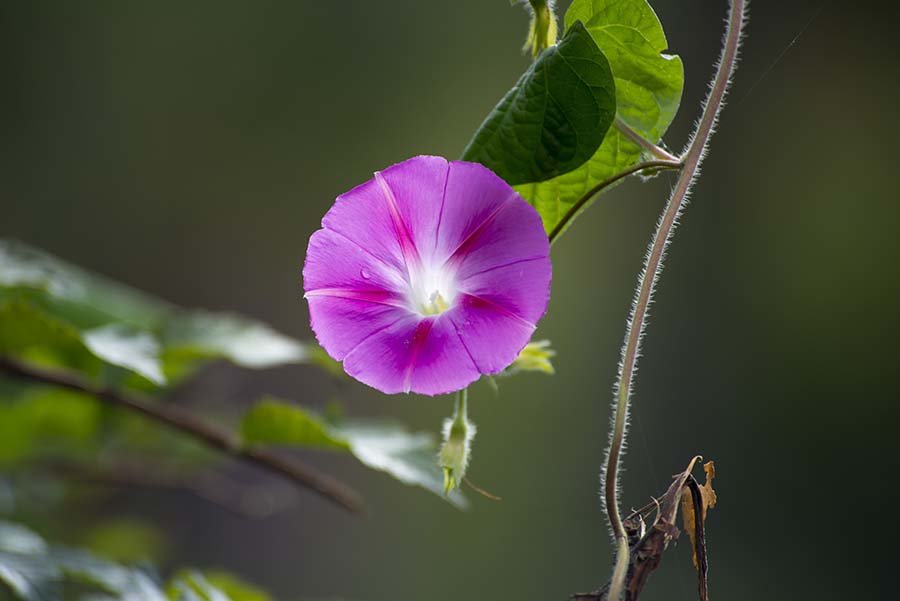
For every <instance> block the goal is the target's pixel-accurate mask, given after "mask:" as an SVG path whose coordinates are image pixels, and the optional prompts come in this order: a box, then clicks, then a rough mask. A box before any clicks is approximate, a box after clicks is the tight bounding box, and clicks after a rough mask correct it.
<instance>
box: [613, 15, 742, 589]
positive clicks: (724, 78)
mask: <svg viewBox="0 0 900 601" xmlns="http://www.w3.org/2000/svg"><path fill="white" fill-rule="evenodd" d="M744 18H745V0H732V2H731V9H730V13H729V16H728V27H727V29H726V32H725V41H724V44H723V46H722V55H721V57H720V59H719V63H718V67H717V69H716V75H715V78H714V79H713V82H712V85H711V86H710V90H709V95H708V96H707V98H706V102H705V103H704V106H703V113H702V115H701V116H700V121H699V122H698V123H697V129H696V130H695V131H694V135H693V136H692V138H691V141H690V143H689V144H688V148H687V151H686V152H685V153H684V161H683V162H684V169H682V171H681V174H680V175H679V178H678V181H677V182H676V184H675V187H674V189H673V190H672V195H671V196H670V197H669V201H668V203H667V204H666V208H665V210H664V211H663V214H662V217H661V218H660V221H659V224H658V226H657V229H656V233H655V234H654V236H653V240H652V242H651V243H650V248H649V250H648V252H647V258H646V262H645V264H644V269H643V270H642V271H641V274H640V277H639V278H638V286H637V292H636V295H635V299H634V304H633V306H632V310H631V317H630V319H629V320H628V325H627V328H626V332H625V343H624V345H623V347H622V361H621V363H620V365H619V377H618V381H617V382H616V386H615V396H616V403H615V418H614V422H613V432H612V436H611V437H610V445H609V453H608V455H607V462H606V476H605V482H604V500H605V505H606V512H607V516H608V519H609V523H610V526H611V527H612V530H613V534H614V536H615V538H616V541H617V544H618V550H617V553H616V565H615V568H614V569H613V577H612V581H611V586H610V594H609V598H610V599H611V600H613V601H618V599H619V598H620V597H621V594H622V587H623V583H624V581H625V576H626V570H627V568H628V561H629V559H628V556H629V551H628V540H627V538H626V533H625V529H624V527H623V525H622V519H621V517H620V514H619V499H618V470H619V460H620V457H621V453H622V447H623V444H624V439H625V427H626V424H627V419H628V407H629V403H630V401H631V390H632V383H633V380H634V373H635V370H636V369H637V360H638V355H639V351H640V341H641V337H642V336H643V333H644V328H645V325H646V317H647V310H648V308H649V306H650V301H651V299H652V298H653V291H654V288H655V286H656V281H657V279H658V278H659V274H660V272H661V271H662V260H663V257H664V255H665V251H666V248H667V247H668V245H669V241H670V239H671V236H672V231H673V230H674V228H675V225H676V223H677V222H678V217H679V215H680V214H681V211H682V209H683V208H684V206H685V204H686V201H687V197H688V192H689V190H690V187H691V184H692V183H693V181H694V179H695V177H696V176H697V173H698V170H699V167H700V163H701V162H702V161H703V156H704V154H705V151H706V145H707V143H708V142H709V138H710V136H711V135H712V132H713V129H714V127H715V124H716V120H717V119H718V116H719V111H720V110H721V109H722V101H723V100H724V98H725V94H726V92H727V91H728V86H729V84H730V82H731V76H732V74H733V73H734V68H735V65H736V64H737V56H738V48H739V47H740V42H741V35H742V31H743V26H744Z"/></svg>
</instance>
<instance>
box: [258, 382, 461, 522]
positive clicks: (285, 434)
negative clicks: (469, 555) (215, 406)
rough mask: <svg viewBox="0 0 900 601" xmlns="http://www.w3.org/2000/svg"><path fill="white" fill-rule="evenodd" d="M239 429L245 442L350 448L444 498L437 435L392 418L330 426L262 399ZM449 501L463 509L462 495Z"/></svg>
mask: <svg viewBox="0 0 900 601" xmlns="http://www.w3.org/2000/svg"><path fill="white" fill-rule="evenodd" d="M241 431H242V433H243V438H244V441H245V442H246V443H247V444H275V445H286V446H296V447H304V448H310V449H323V450H339V451H341V450H342V451H347V452H350V453H351V454H352V455H353V456H355V457H356V458H357V459H358V460H359V461H360V462H361V463H362V464H364V465H366V466H368V467H370V468H372V469H376V470H379V471H382V472H385V473H387V474H390V475H391V476H393V477H394V478H396V479H397V480H400V481H401V482H403V483H404V484H408V485H411V486H420V487H422V488H425V489H426V490H430V491H431V492H433V493H435V494H438V495H440V496H442V497H443V496H444V492H443V491H444V489H443V474H442V473H441V470H440V468H439V467H438V463H437V452H438V451H437V444H436V442H435V439H434V438H433V437H432V436H431V435H430V434H426V433H423V432H419V433H414V434H413V433H410V432H408V431H407V430H406V429H405V428H403V427H402V426H400V425H398V424H395V423H391V422H367V421H353V422H347V423H339V424H331V423H328V422H327V421H325V420H324V419H323V418H322V417H320V416H318V415H316V414H314V413H312V412H310V411H308V410H306V409H304V408H302V407H300V406H298V405H295V404H293V403H288V402H286V401H280V400H276V399H263V400H261V401H259V402H258V403H256V405H254V407H253V408H251V409H250V411H248V412H247V413H246V414H245V416H244V418H243V421H242V426H241ZM449 500H450V502H451V503H453V504H454V505H456V506H458V507H465V505H466V501H465V499H464V497H463V496H462V495H460V494H459V493H454V494H452V495H450V497H449Z"/></svg>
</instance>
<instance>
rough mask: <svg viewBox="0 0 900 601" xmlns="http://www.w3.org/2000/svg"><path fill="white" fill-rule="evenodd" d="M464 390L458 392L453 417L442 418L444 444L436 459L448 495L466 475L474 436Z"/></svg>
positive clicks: (473, 426) (445, 492)
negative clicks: (438, 462) (439, 465)
mask: <svg viewBox="0 0 900 601" xmlns="http://www.w3.org/2000/svg"><path fill="white" fill-rule="evenodd" d="M466 396H467V394H466V391H465V390H463V391H461V392H460V393H459V396H458V397H457V400H456V410H455V411H454V413H453V417H448V418H447V419H446V420H444V429H443V434H444V444H443V445H441V451H440V454H439V456H438V459H439V461H440V464H441V469H442V470H443V472H444V494H446V495H449V494H450V493H451V492H452V491H453V490H454V489H456V488H458V487H459V485H460V483H461V482H462V480H463V478H464V477H465V475H466V468H467V467H468V465H469V457H470V456H471V448H472V440H473V439H474V438H475V431H476V428H475V424H473V423H472V422H470V421H469V419H468V416H467V415H466Z"/></svg>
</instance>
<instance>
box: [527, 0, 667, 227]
mask: <svg viewBox="0 0 900 601" xmlns="http://www.w3.org/2000/svg"><path fill="white" fill-rule="evenodd" d="M582 23H583V24H584V27H586V28H587V31H588V32H589V33H590V35H591V36H592V38H593V40H594V42H596V44H597V46H598V47H599V48H600V49H601V50H602V51H603V52H604V54H605V55H606V58H607V59H609V64H610V67H611V68H612V73H613V76H614V78H615V90H616V107H617V115H618V118H619V119H621V120H622V121H623V122H624V123H625V124H627V125H628V126H629V127H631V129H633V130H634V131H636V132H637V133H638V134H640V135H641V136H643V137H644V138H646V139H647V140H649V141H651V142H653V143H658V142H659V140H660V139H661V138H662V136H663V134H664V133H665V131H666V130H667V129H668V127H669V125H670V124H671V123H672V119H674V117H675V113H676V112H677V111H678V106H679V104H680V103H681V91H682V87H683V85H684V68H683V66H682V63H681V59H680V58H679V57H677V56H670V55H668V54H664V51H665V50H666V49H667V47H668V42H666V36H665V33H664V32H663V28H662V25H661V24H660V22H659V19H658V18H657V16H656V14H655V13H654V12H653V9H652V8H651V7H650V5H649V4H648V3H647V2H646V0H574V2H573V3H572V5H571V6H570V7H569V10H568V11H567V12H566V16H565V24H566V27H568V28H580V27H581V24H582ZM641 155H642V150H641V148H640V147H639V146H638V145H637V144H635V143H634V142H632V141H631V140H629V139H628V138H626V137H625V136H624V135H623V134H622V133H620V132H619V131H618V130H617V129H616V128H615V127H613V128H612V129H611V130H610V131H609V133H608V134H607V136H606V138H605V139H604V140H603V143H602V144H601V145H600V148H598V149H597V151H596V152H595V153H594V155H593V157H591V159H590V160H589V161H587V162H586V163H584V164H583V165H582V166H581V167H579V168H578V169H575V170H573V171H570V172H569V173H565V174H563V175H560V176H558V177H555V178H553V179H550V180H548V181H543V182H540V183H526V184H524V185H520V186H517V188H516V190H517V191H518V192H519V193H520V194H521V195H522V196H523V197H524V198H525V200H527V201H528V202H529V203H531V204H532V205H533V206H534V207H535V208H536V209H537V210H538V212H539V213H540V214H541V217H542V219H543V220H544V228H545V229H546V231H547V233H548V234H553V236H554V237H556V236H558V235H559V234H562V232H563V231H565V229H566V228H567V227H568V226H569V224H570V223H571V221H572V220H573V219H574V217H575V216H576V214H575V213H574V211H575V210H576V209H575V208H576V204H577V203H578V201H579V200H580V199H581V198H582V197H583V196H585V195H586V194H587V193H588V192H590V191H591V190H592V189H593V188H595V187H596V186H597V185H598V184H601V183H602V182H604V181H606V180H608V179H610V178H611V177H612V176H614V175H616V174H619V173H621V172H622V171H624V170H625V169H627V168H628V167H631V166H632V165H635V164H636V163H638V162H639V161H640V160H641ZM586 206H587V203H586V204H585V205H584V206H582V207H580V209H581V210H583V209H584V208H586Z"/></svg>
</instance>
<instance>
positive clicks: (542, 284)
mask: <svg viewBox="0 0 900 601" xmlns="http://www.w3.org/2000/svg"><path fill="white" fill-rule="evenodd" d="M467 270H468V269H467V267H466V268H464V271H467ZM551 271H552V268H551V266H550V257H546V256H545V257H537V258H533V259H520V260H518V261H513V262H511V263H507V264H506V265H500V266H498V267H491V268H488V269H485V270H482V271H476V272H474V273H471V274H468V275H465V277H464V279H461V280H460V281H459V283H458V286H459V290H460V292H462V293H464V294H469V295H472V296H475V297H477V298H480V299H482V300H486V301H489V302H491V303H493V304H495V305H498V306H500V307H503V308H504V309H506V310H507V311H509V312H510V313H513V314H515V315H517V316H519V317H521V318H522V319H523V320H525V321H527V322H529V323H532V324H536V323H537V322H538V320H539V319H540V318H541V317H542V316H543V315H544V311H546V310H547V303H548V302H549V300H550V277H551ZM461 277H462V275H461Z"/></svg>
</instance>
